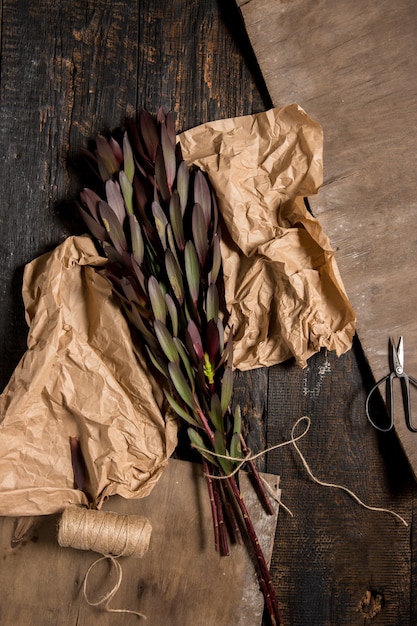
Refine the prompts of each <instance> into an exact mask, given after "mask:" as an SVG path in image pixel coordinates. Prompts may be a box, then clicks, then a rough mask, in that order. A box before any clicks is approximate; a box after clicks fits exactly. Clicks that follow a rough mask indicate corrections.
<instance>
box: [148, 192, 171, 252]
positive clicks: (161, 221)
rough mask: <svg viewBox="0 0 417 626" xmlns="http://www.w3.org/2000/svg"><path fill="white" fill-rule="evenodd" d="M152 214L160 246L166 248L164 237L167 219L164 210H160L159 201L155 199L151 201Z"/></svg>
mask: <svg viewBox="0 0 417 626" xmlns="http://www.w3.org/2000/svg"><path fill="white" fill-rule="evenodd" d="M152 214H153V217H154V220H155V226H156V230H157V233H158V235H159V239H160V240H161V243H162V247H163V249H164V250H166V249H167V239H166V228H167V224H168V220H167V218H166V215H165V213H164V211H163V210H162V207H161V205H160V204H159V202H156V201H155V200H154V201H153V202H152Z"/></svg>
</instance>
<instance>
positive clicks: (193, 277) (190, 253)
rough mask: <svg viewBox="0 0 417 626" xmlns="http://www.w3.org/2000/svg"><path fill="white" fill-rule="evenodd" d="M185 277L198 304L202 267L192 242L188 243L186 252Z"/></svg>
mask: <svg viewBox="0 0 417 626" xmlns="http://www.w3.org/2000/svg"><path fill="white" fill-rule="evenodd" d="M184 263H185V275H186V277H187V284H188V289H189V292H190V295H191V298H192V301H193V302H194V305H196V304H197V300H198V296H199V293H200V266H199V263H198V257H197V252H196V249H195V247H194V244H193V242H192V241H187V243H186V244H185V250H184Z"/></svg>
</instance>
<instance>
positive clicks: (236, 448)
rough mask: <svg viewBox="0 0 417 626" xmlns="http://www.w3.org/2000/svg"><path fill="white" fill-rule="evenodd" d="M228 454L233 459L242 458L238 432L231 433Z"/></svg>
mask: <svg viewBox="0 0 417 626" xmlns="http://www.w3.org/2000/svg"><path fill="white" fill-rule="evenodd" d="M230 456H231V457H232V458H233V459H241V458H242V446H241V442H240V435H239V434H238V433H233V435H232V438H231V440H230Z"/></svg>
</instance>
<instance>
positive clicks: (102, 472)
mask: <svg viewBox="0 0 417 626" xmlns="http://www.w3.org/2000/svg"><path fill="white" fill-rule="evenodd" d="M180 141H181V145H182V149H183V153H184V156H185V158H186V159H187V160H188V161H189V162H190V163H195V164H196V165H199V166H200V167H201V168H202V169H203V170H205V171H206V172H207V173H208V175H209V178H210V179H211V182H212V184H213V186H214V189H215V192H216V195H217V198H218V201H219V206H220V209H221V212H222V215H223V219H224V223H225V228H224V229H223V232H222V255H223V266H224V276H225V288H226V302H227V306H228V308H229V310H230V312H231V317H230V320H229V321H230V322H231V324H233V328H234V333H235V348H234V365H235V366H236V367H238V368H240V369H249V368H253V367H259V366H262V365H273V364H276V363H279V362H282V361H284V360H286V359H287V358H289V357H290V356H294V357H295V358H296V360H297V362H298V363H299V364H300V365H302V366H304V365H305V364H306V360H307V358H308V357H309V356H310V355H311V354H313V353H314V352H316V351H318V350H319V349H320V348H321V347H322V346H326V347H327V348H329V349H331V350H336V352H337V353H338V354H340V353H342V352H344V351H346V350H347V349H349V348H350V346H351V340H352V336H353V333H354V322H355V316H354V312H353V310H352V308H351V306H350V304H349V301H348V299H347V296H346V293H345V291H344V288H343V285H342V282H341V279H340V276H339V273H338V270H337V266H336V263H335V260H334V254H333V251H332V248H331V246H330V244H329V241H328V239H327V237H326V235H325V234H324V233H323V231H322V229H321V227H320V224H319V222H318V221H317V220H315V219H314V218H313V217H311V215H310V214H309V213H308V211H306V209H305V207H304V203H303V201H302V197H303V196H306V195H310V194H313V193H316V192H317V190H318V188H319V187H320V185H321V181H322V132H321V128H320V126H319V125H318V124H316V123H314V122H312V120H311V119H310V118H309V117H308V116H307V115H306V113H305V112H304V111H303V110H302V109H301V108H300V107H298V106H296V105H291V106H288V107H285V108H283V109H273V110H271V111H268V112H266V113H261V114H257V115H253V116H246V117H239V118H235V119H229V120H221V121H217V122H212V123H209V124H204V125H202V126H199V127H197V128H194V129H192V130H190V131H187V132H185V133H183V134H182V135H181V136H180ZM105 263H106V260H105V259H103V258H102V257H100V256H99V255H98V254H97V252H96V249H95V246H94V244H93V242H92V241H91V239H90V238H88V237H71V238H69V239H68V240H67V241H65V242H64V243H63V244H61V245H60V246H59V247H58V248H56V250H54V251H53V252H51V253H49V254H46V255H43V256H42V257H40V258H39V259H36V260H35V261H33V262H32V263H30V264H29V265H28V266H27V267H26V270H25V275H24V285H23V296H24V301H25V307H26V316H27V321H28V324H29V327H30V330H29V337H28V350H27V352H26V354H25V355H24V357H23V359H22V360H21V362H20V363H19V365H18V366H17V368H16V370H15V372H14V374H13V376H12V378H11V380H10V382H9V384H8V385H7V387H6V389H5V390H4V392H3V394H2V395H1V396H0V420H2V421H1V423H0V515H36V514H48V513H53V512H57V511H60V510H62V509H64V508H65V507H66V506H67V505H69V504H87V498H86V496H85V495H84V493H83V492H81V491H80V490H77V489H74V478H73V468H72V462H71V454H70V445H69V438H70V436H76V437H79V439H80V445H81V449H82V452H83V457H84V460H85V462H86V465H87V475H88V477H89V481H88V483H87V485H86V489H87V490H88V492H89V493H90V494H91V496H92V499H93V501H94V503H95V504H96V505H97V506H98V507H100V506H101V503H102V502H103V500H104V499H105V498H107V497H109V496H111V495H113V494H119V495H122V496H124V497H126V498H132V497H142V496H145V495H147V494H148V493H149V492H150V491H151V489H152V487H153V486H154V484H155V483H156V481H157V479H158V478H159V476H160V474H161V472H162V469H163V467H164V465H165V464H166V461H167V459H168V457H169V456H170V455H171V454H172V452H173V450H174V448H175V445H176V433H177V427H176V421H175V420H174V419H173V418H172V417H171V416H169V415H167V416H163V415H162V414H161V410H160V406H162V397H161V395H162V394H161V391H160V389H159V388H158V385H157V382H156V381H154V380H153V379H152V377H151V376H150V374H149V372H148V371H147V369H146V365H145V361H144V359H143V357H142V356H141V355H140V354H137V353H136V352H135V351H134V348H133V346H132V341H131V337H130V332H129V329H128V326H127V323H126V320H125V318H124V316H123V315H122V313H121V311H120V308H119V306H118V304H117V303H115V302H114V300H113V297H112V294H111V287H110V284H109V282H108V281H107V280H106V279H105V278H104V277H103V276H102V275H101V274H100V272H98V271H97V269H99V268H101V267H103V266H104V264H105ZM164 418H165V419H164Z"/></svg>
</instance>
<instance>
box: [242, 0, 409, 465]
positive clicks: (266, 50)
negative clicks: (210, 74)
mask: <svg viewBox="0 0 417 626" xmlns="http://www.w3.org/2000/svg"><path fill="white" fill-rule="evenodd" d="M240 4H241V5H242V12H243V15H244V18H245V22H246V25H247V28H248V32H249V35H250V37H251V41H252V44H253V46H254V49H255V52H256V54H257V58H258V61H259V63H260V67H261V69H262V72H263V74H264V77H265V81H266V84H267V86H268V88H269V91H270V94H271V97H272V100H273V101H274V103H275V104H276V105H280V104H287V103H288V102H297V103H298V104H300V105H301V106H302V107H304V108H305V109H306V110H307V112H308V113H309V114H310V115H311V116H312V117H313V118H314V119H315V120H316V121H318V122H319V123H320V124H321V125H322V126H323V129H324V185H323V187H322V189H321V190H320V193H319V195H318V196H317V197H315V198H312V199H311V204H312V207H313V211H314V213H315V215H316V216H317V217H319V218H320V221H321V223H322V225H323V228H324V230H325V231H326V232H327V234H328V235H329V237H330V239H331V242H332V244H333V246H334V247H335V249H336V251H337V253H336V259H337V261H338V265H339V268H340V270H341V273H342V278H343V280H344V283H345V286H346V289H347V292H348V294H349V297H350V299H351V302H352V305H353V307H354V309H355V310H356V312H357V316H358V335H359V338H360V340H361V343H362V346H363V349H364V352H365V355H366V358H367V359H368V361H369V364H370V366H371V369H372V371H373V373H374V376H375V378H376V380H379V379H380V378H381V377H382V375H383V374H384V373H385V372H386V371H387V368H388V338H389V336H390V335H394V336H396V337H398V336H399V335H404V338H405V350H406V367H407V369H408V370H409V371H410V373H412V372H417V331H416V325H415V310H416V307H417V290H416V289H414V288H413V279H414V266H415V263H416V260H417V246H416V243H415V237H414V231H415V228H416V225H417V222H416V219H417V218H416V215H417V201H416V197H415V193H414V187H415V184H414V178H415V170H416V166H417V153H416V150H415V143H416V128H417V107H416V106H415V103H416V99H417V81H416V79H415V76H416V75H417V37H416V35H417V20H416V17H417V8H416V4H415V2H413V1H412V0H401V1H400V2H397V3H396V4H395V7H394V6H393V5H392V3H390V2H388V0H384V1H383V2H376V1H375V0H367V1H366V2H362V3H356V4H354V5H352V3H351V2H343V1H340V2H331V1H328V0H321V1H319V2H315V3H314V5H310V6H306V5H305V3H303V2H291V3H285V4H283V3H271V2H267V1H266V0H249V1H248V2H241V3H240ZM399 434H400V433H399ZM411 445H412V446H413V447H414V448H415V447H416V441H415V440H414V439H413V441H412V442H411ZM415 472H416V474H417V465H416V468H415Z"/></svg>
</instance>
